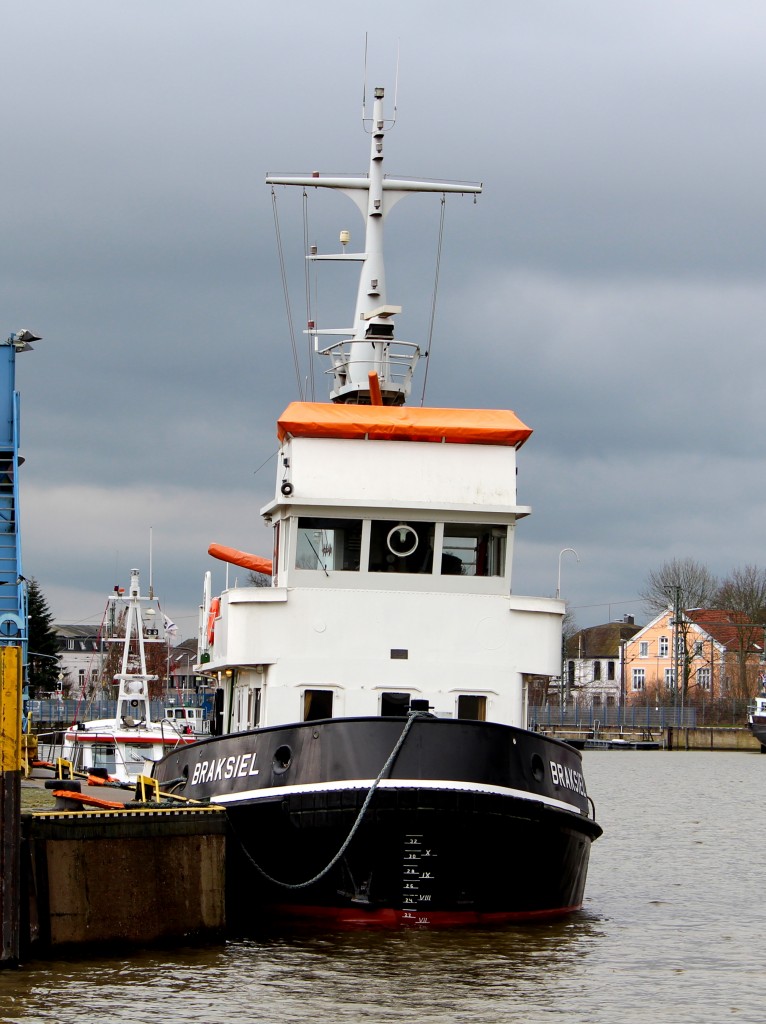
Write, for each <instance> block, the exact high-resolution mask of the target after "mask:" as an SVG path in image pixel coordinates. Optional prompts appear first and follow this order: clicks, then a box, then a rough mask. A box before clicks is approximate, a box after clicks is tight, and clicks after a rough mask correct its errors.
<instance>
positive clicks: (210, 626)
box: [207, 597, 221, 647]
mask: <svg viewBox="0 0 766 1024" xmlns="http://www.w3.org/2000/svg"><path fill="white" fill-rule="evenodd" d="M220 610H221V599H220V597H214V598H213V600H212V601H211V602H210V611H209V612H208V613H207V645H208V647H212V646H213V641H214V640H215V620H216V619H217V618H218V613H219V612H220Z"/></svg>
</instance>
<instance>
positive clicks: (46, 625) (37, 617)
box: [27, 580, 59, 696]
mask: <svg viewBox="0 0 766 1024" xmlns="http://www.w3.org/2000/svg"><path fill="white" fill-rule="evenodd" d="M27 614H28V615H29V651H28V657H29V690H30V695H32V696H34V695H36V694H38V693H40V692H42V691H43V690H54V689H55V688H56V681H57V679H58V674H59V663H58V643H57V641H56V630H55V628H54V625H53V616H52V615H51V612H50V609H49V607H48V602H47V601H46V599H45V595H44V594H43V592H42V590H41V589H40V587H39V585H38V583H37V580H29V581H28V587H27Z"/></svg>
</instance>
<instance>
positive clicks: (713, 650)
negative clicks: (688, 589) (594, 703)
mask: <svg viewBox="0 0 766 1024" xmlns="http://www.w3.org/2000/svg"><path fill="white" fill-rule="evenodd" d="M764 628H765V627H764V625H763V624H762V623H752V622H749V621H748V619H747V616H745V615H744V614H743V613H741V612H735V611H727V610H725V609H720V608H691V609H688V610H686V611H684V612H682V613H681V614H680V616H679V617H678V619H676V618H675V617H674V612H673V609H672V608H667V609H666V610H665V611H663V612H661V613H660V614H659V615H657V616H656V617H655V618H654V619H652V621H651V622H649V623H648V624H647V625H646V626H644V628H643V629H641V630H639V632H637V633H636V634H635V636H633V637H632V638H631V639H630V640H629V641H628V642H627V643H626V644H625V662H624V671H625V697H626V703H628V704H630V703H641V704H643V703H645V702H646V701H647V700H650V701H654V700H657V701H658V702H660V703H662V702H666V701H667V699H668V698H671V699H672V698H673V697H674V696H675V695H676V693H677V692H680V693H682V694H683V697H684V699H685V700H687V701H689V702H690V703H695V702H696V701H697V700H703V699H707V700H716V699H718V698H720V697H736V698H738V699H749V698H750V697H752V696H754V695H755V694H756V693H757V692H758V689H759V682H760V678H761V676H762V674H763V672H764V668H765V667H766V666H764Z"/></svg>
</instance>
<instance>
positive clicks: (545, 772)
mask: <svg viewBox="0 0 766 1024" xmlns="http://www.w3.org/2000/svg"><path fill="white" fill-rule="evenodd" d="M404 725H405V723H404V721H403V720H402V719H382V718H377V719H333V720H327V721H322V722H305V723H299V724H297V725H293V726H285V727H277V728H271V729H262V730H253V731H251V732H245V733H238V734H234V735H230V736H226V737H220V738H214V739H210V740H205V741H202V742H200V743H196V744H193V745H192V746H189V747H186V748H184V749H179V750H176V751H174V752H173V753H172V754H171V755H169V756H168V757H166V758H164V759H163V761H161V762H160V764H159V765H158V766H156V769H155V774H156V775H157V776H158V777H159V779H160V781H161V782H164V783H165V784H166V785H168V786H170V785H175V786H176V787H177V791H178V792H181V793H182V794H183V795H184V796H190V797H208V798H210V799H212V800H213V801H215V802H220V803H222V804H224V805H225V806H226V807H227V810H228V814H229V820H230V825H231V842H230V844H229V852H228V864H229V867H228V876H229V889H230V896H231V899H230V919H231V923H232V924H233V925H234V927H236V926H237V924H238V923H239V924H242V925H243V926H246V924H247V922H249V921H252V919H253V917H254V916H255V915H257V916H258V918H262V917H263V915H264V914H269V913H271V914H274V915H275V916H278V917H279V918H284V917H290V918H299V919H304V918H305V919H312V918H317V917H319V918H329V919H331V920H333V921H334V922H337V923H341V924H346V925H351V926H353V925H408V924H410V925H412V924H414V925H451V924H475V923H495V922H500V921H509V920H529V919H534V918H538V917H550V916H557V915H560V914H563V913H567V912H569V911H572V910H575V909H577V908H578V907H580V906H581V904H582V898H583V890H584V886H585V878H586V873H587V866H588V858H589V854H590V845H591V842H592V840H593V839H595V838H597V837H598V835H600V833H601V829H600V828H599V826H598V825H597V824H596V823H595V821H593V819H592V818H591V817H590V816H589V802H588V798H587V794H586V792H585V784H584V780H583V778H582V773H581V762H580V755H579V754H578V752H577V751H575V750H574V749H572V748H571V747H568V746H567V745H566V744H562V743H559V742H556V741H554V740H549V739H546V738H545V737H542V736H539V735H538V734H536V733H530V732H526V731H524V730H520V729H513V728H510V727H507V726H501V725H497V724H494V723H485V722H469V721H455V720H444V719H431V718H423V719H417V720H416V721H415V722H414V723H413V724H412V727H411V730H410V732H409V734H408V735H407V736H406V737H405V740H404V743H403V745H402V747H401V749H400V750H399V752H398V754H397V756H396V758H395V760H393V762H392V763H391V764H390V766H389V769H388V771H387V772H386V773H385V777H384V778H381V779H380V780H379V782H378V784H377V786H376V788H375V792H374V793H373V795H372V798H371V800H370V801H369V803H368V806H367V809H366V810H365V812H364V814H361V812H362V809H363V805H364V803H365V800H366V798H367V797H368V794H369V792H370V789H371V788H372V787H373V785H374V784H375V781H376V779H377V778H378V775H379V773H380V771H381V768H382V767H383V766H384V765H386V764H387V760H388V759H389V758H390V755H391V752H392V751H393V749H394V747H395V746H396V743H397V741H398V739H399V738H400V736H401V734H402V731H403V729H404ZM227 775H228V777H227ZM178 780H183V781H182V782H179V781H178ZM349 837H351V838H350V841H348V840H349ZM347 841H348V842H347ZM344 844H347V845H346V848H345V850H344V852H343V853H342V855H341V856H340V857H339V858H338V857H337V854H338V852H339V851H340V850H341V849H342V848H343V847H344ZM336 858H337V859H336ZM307 883H308V884H307Z"/></svg>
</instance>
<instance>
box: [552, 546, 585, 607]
mask: <svg viewBox="0 0 766 1024" xmlns="http://www.w3.org/2000/svg"><path fill="white" fill-rule="evenodd" d="M567 551H571V552H572V554H573V555H574V556H575V558H576V559H577V561H578V563H579V561H580V556H579V555H578V554H577V552H576V551H575V549H574V548H562V549H561V551H559V575H558V582H557V583H556V597H557V598H558V597H560V596H561V556H562V555H565V554H566V553H567Z"/></svg>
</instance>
